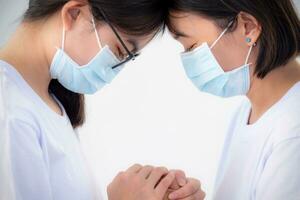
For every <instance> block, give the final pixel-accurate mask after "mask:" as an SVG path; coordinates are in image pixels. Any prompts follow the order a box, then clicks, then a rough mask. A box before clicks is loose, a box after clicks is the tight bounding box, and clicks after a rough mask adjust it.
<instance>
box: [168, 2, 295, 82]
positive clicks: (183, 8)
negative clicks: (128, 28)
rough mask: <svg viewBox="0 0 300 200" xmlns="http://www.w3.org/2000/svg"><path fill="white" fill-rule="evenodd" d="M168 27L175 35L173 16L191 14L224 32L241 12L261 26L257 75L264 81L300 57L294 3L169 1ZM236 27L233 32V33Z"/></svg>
mask: <svg viewBox="0 0 300 200" xmlns="http://www.w3.org/2000/svg"><path fill="white" fill-rule="evenodd" d="M167 1H168V3H167V4H168V5H167V7H168V14H169V17H168V18H166V21H165V23H166V25H167V26H168V27H169V29H170V31H171V32H172V31H173V30H175V27H173V25H172V24H171V22H170V18H171V17H172V16H171V12H172V11H180V12H191V13H195V14H199V15H201V16H204V17H208V18H209V19H212V20H214V21H215V22H216V24H217V25H219V26H220V27H221V28H222V29H224V28H226V26H228V24H229V23H230V22H231V21H232V20H233V21H234V22H236V21H237V20H234V19H237V16H238V14H239V13H240V12H245V13H248V14H250V15H252V16H254V17H255V18H256V19H257V20H258V22H259V23H260V24H261V26H262V33H261V35H260V38H259V41H258V42H259V48H260V49H259V55H258V58H257V61H256V68H255V74H256V75H257V77H259V78H264V77H265V76H266V75H267V74H268V73H269V72H271V71H272V70H274V69H276V68H278V67H281V66H284V65H285V64H287V63H288V62H289V60H290V59H291V58H293V57H295V56H297V55H299V53H300V21H299V16H298V15H297V12H296V8H295V6H294V5H293V2H292V0H167ZM235 27H236V23H233V25H232V26H231V28H230V31H233V30H234V28H235Z"/></svg>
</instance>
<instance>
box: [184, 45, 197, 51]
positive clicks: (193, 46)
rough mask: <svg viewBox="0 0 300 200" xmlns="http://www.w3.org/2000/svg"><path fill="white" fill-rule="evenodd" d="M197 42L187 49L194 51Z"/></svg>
mask: <svg viewBox="0 0 300 200" xmlns="http://www.w3.org/2000/svg"><path fill="white" fill-rule="evenodd" d="M196 45H197V43H195V44H193V45H192V46H190V47H189V48H187V49H186V51H187V52H189V51H192V50H193V49H194V48H195V47H196Z"/></svg>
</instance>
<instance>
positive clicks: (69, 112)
mask: <svg viewBox="0 0 300 200" xmlns="http://www.w3.org/2000/svg"><path fill="white" fill-rule="evenodd" d="M157 9H160V10H159V11H158V12H157ZM163 14H164V10H163V7H162V6H161V5H160V1H159V0H157V1H147V0H132V1H118V0H109V1H107V0H89V1H88V0H70V1H69V0H51V1H44V0H30V2H29V8H28V10H27V12H26V13H25V17H24V21H23V22H22V23H21V25H20V26H19V28H18V29H17V31H16V33H15V34H14V35H13V36H12V38H11V39H10V41H9V42H8V43H7V44H6V45H5V46H4V48H3V49H1V51H0V60H1V61H0V69H1V70H0V71H1V79H0V80H1V84H0V85H1V89H2V91H0V92H1V93H0V94H1V96H2V99H1V101H0V104H1V105H0V107H1V108H2V110H1V111H2V113H1V115H0V117H1V122H0V124H1V127H0V129H1V131H2V134H1V138H0V139H2V141H0V142H1V144H2V145H1V149H0V153H3V152H4V153H6V155H5V156H1V159H6V161H8V162H7V164H8V165H7V166H8V167H6V168H5V167H3V166H4V164H3V162H1V167H0V169H2V170H6V172H7V173H5V174H3V173H2V177H0V188H6V189H7V190H5V189H1V194H0V198H1V199H8V200H10V199H13V198H15V199H23V200H35V199H37V200H40V199H43V200H48V199H49V200H50V199H55V200H69V199H72V200H76V199H78V200H79V199H80V200H90V199H95V197H94V196H93V191H92V184H91V180H90V179H89V174H88V170H87V167H86V165H85V161H84V158H83V156H82V153H81V150H80V147H79V143H78V139H77V137H76V135H75V129H76V128H77V127H79V126H81V125H82V124H83V123H84V97H83V95H82V94H93V93H95V92H97V91H99V90H100V89H101V88H102V87H103V86H104V85H106V84H108V83H110V82H111V81H112V80H113V79H114V77H115V76H116V75H117V74H118V73H119V72H120V70H121V68H122V67H123V66H124V64H125V63H127V62H128V61H130V60H133V59H134V58H135V57H137V56H138V52H139V50H141V49H142V48H143V47H144V46H145V45H146V44H147V43H149V41H150V40H151V39H152V38H153V37H154V36H155V34H156V33H157V32H158V31H159V30H160V28H161V24H162V20H163V16H162V15H163ZM3 114H4V115H3ZM3 133H5V134H3ZM5 141H6V142H5ZM3 144H4V145H3ZM9 173H11V176H12V177H10V178H9ZM4 175H5V176H6V177H4ZM5 180H6V181H7V182H6V183H8V184H9V185H8V184H7V185H5V184H4V181H5ZM1 182H2V183H1ZM170 189H172V191H173V190H176V191H175V193H172V194H170V197H172V199H186V200H188V199H202V196H203V193H202V191H201V190H200V184H199V181H197V180H195V179H186V178H185V176H184V174H183V173H182V172H180V171H168V170H167V169H165V168H154V167H152V166H141V165H134V166H132V167H130V168H129V169H128V170H127V171H126V172H122V173H120V175H118V176H117V177H116V179H115V180H114V181H113V182H112V184H111V185H110V186H109V189H108V198H109V199H110V200H115V199H117V200H121V199H126V200H140V199H145V200H147V199H151V200H161V199H163V198H165V197H166V195H168V194H169V190H170ZM95 190H100V188H96V189H95ZM9 191H10V193H8V192H9ZM5 193H6V194H5Z"/></svg>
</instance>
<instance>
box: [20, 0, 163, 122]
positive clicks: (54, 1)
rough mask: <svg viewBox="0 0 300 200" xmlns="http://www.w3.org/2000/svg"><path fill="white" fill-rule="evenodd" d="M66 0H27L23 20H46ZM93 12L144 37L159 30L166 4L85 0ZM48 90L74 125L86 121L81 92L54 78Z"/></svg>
mask: <svg viewBox="0 0 300 200" xmlns="http://www.w3.org/2000/svg"><path fill="white" fill-rule="evenodd" d="M68 1H69V0H30V1H29V8H28V10H27V11H26V13H25V15H24V20H26V21H35V20H41V19H45V18H47V17H49V16H51V15H52V14H54V13H56V12H57V11H59V10H60V9H61V8H62V7H63V6H64V5H65V4H66V3H67V2H68ZM88 2H89V4H90V7H91V11H92V14H93V15H94V17H95V18H96V19H97V20H98V21H100V20H104V18H103V16H102V14H101V10H103V11H105V14H106V17H107V19H108V20H109V22H110V23H111V24H112V25H113V26H115V27H116V28H117V29H118V30H119V31H122V32H124V33H127V34H130V35H134V36H143V35H148V34H151V33H153V32H159V30H161V28H162V26H163V24H164V23H163V20H164V18H165V15H166V12H165V10H164V9H165V6H162V4H163V1H162V0H88ZM49 92H51V93H53V94H54V95H55V96H56V98H58V100H59V101H60V102H61V103H62V105H63V106H64V108H65V110H66V113H67V115H68V117H69V118H70V121H71V124H72V126H73V127H74V128H76V127H78V126H81V125H82V124H83V123H84V121H85V106H84V103H85V101H84V95H82V94H77V93H74V92H71V91H69V90H67V89H66V88H64V87H63V86H62V85H61V84H60V83H59V82H58V81H57V80H52V81H51V82H50V85H49Z"/></svg>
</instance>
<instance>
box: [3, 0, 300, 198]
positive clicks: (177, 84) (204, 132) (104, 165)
mask: <svg viewBox="0 0 300 200" xmlns="http://www.w3.org/2000/svg"><path fill="white" fill-rule="evenodd" d="M297 4H300V2H299V0H297ZM26 5H27V1H26V0H0V46H1V45H3V44H4V43H5V41H6V40H7V39H8V38H9V36H10V34H11V33H12V32H13V30H14V29H15V27H16V26H17V24H18V23H17V22H18V21H19V19H20V17H21V15H22V13H23V12H24V10H25V9H26ZM180 51H181V48H180V46H179V45H178V44H177V43H176V42H175V41H174V40H173V39H172V38H171V37H170V36H169V35H168V34H167V35H165V36H161V37H158V38H157V39H156V40H155V41H153V43H151V44H150V45H149V46H148V47H147V48H146V49H145V50H144V52H143V54H142V56H141V57H140V58H138V59H137V60H136V61H135V62H133V63H130V64H129V65H127V66H126V68H125V69H124V70H123V71H122V72H121V74H120V75H119V76H118V77H117V78H116V80H115V81H114V82H113V83H112V84H111V85H109V86H107V87H106V88H104V89H103V90H102V91H101V92H99V93H98V94H96V95H94V96H88V97H87V103H86V104H87V122H86V124H85V126H84V127H83V128H82V129H80V130H79V132H80V134H81V139H82V144H83V147H84V150H85V152H86V155H87V157H88V160H89V162H90V164H91V166H92V168H93V170H94V171H95V173H96V176H97V177H98V180H99V183H100V184H101V185H102V187H101V190H102V193H105V190H106V185H107V184H108V183H109V182H110V181H111V180H112V179H113V178H114V176H115V175H116V174H117V173H118V172H119V171H121V170H125V169H126V168H128V167H129V166H130V165H132V164H134V163H141V164H151V165H155V166H166V167H168V168H171V169H174V168H175V169H182V170H184V171H185V172H186V174H187V175H188V176H191V177H195V178H197V179H200V180H201V181H202V183H203V187H204V189H205V191H206V192H207V193H208V199H209V197H210V196H211V192H212V187H213V180H214V176H215V173H216V168H217V160H218V156H219V153H220V151H221V147H222V142H223V138H224V134H225V130H226V126H227V124H228V121H229V118H230V115H231V113H232V111H233V110H234V108H235V107H236V105H238V104H239V102H240V100H241V99H240V98H234V99H227V100H222V99H218V98H215V97H212V96H209V95H205V94H202V93H200V92H199V91H198V90H197V89H196V88H195V87H194V86H193V85H192V83H191V82H190V81H189V80H188V79H187V78H186V76H185V73H184V71H183V68H182V66H181V63H180V59H179V52H180Z"/></svg>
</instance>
